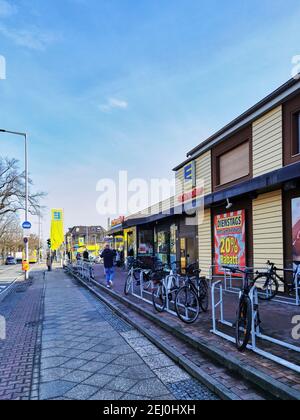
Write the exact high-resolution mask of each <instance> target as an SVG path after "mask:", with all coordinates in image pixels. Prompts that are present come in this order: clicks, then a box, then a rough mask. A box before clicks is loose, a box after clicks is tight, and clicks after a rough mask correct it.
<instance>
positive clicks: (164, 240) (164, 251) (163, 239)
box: [157, 230, 170, 264]
mask: <svg viewBox="0 0 300 420" xmlns="http://www.w3.org/2000/svg"><path fill="white" fill-rule="evenodd" d="M157 256H158V258H159V259H160V260H161V261H162V262H163V263H164V264H167V263H168V262H169V257H170V230H168V231H159V232H157Z"/></svg>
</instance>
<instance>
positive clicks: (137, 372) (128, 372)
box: [119, 364, 156, 381]
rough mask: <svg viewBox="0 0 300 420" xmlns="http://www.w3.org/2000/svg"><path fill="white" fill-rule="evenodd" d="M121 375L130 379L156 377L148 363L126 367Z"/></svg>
mask: <svg viewBox="0 0 300 420" xmlns="http://www.w3.org/2000/svg"><path fill="white" fill-rule="evenodd" d="M119 376H121V377H123V378H129V379H136V380H138V381H139V380H141V379H147V378H155V376H156V375H155V373H154V371H152V370H151V369H150V368H149V367H148V366H146V365H142V364H141V365H138V366H130V367H128V368H127V369H125V370H124V371H123V372H121V373H120V374H119Z"/></svg>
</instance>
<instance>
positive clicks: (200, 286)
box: [175, 266, 209, 324]
mask: <svg viewBox="0 0 300 420" xmlns="http://www.w3.org/2000/svg"><path fill="white" fill-rule="evenodd" d="M200 274H201V270H199V269H196V268H195V266H194V267H193V268H192V271H191V267H190V268H188V269H187V276H186V279H185V282H184V283H185V284H184V286H183V287H181V288H180V289H179V290H178V291H177V294H176V298H175V309H176V313H177V315H178V317H179V319H180V320H181V321H183V322H184V323H185V324H193V323H194V322H196V320H197V319H198V317H199V315H200V312H201V310H202V311H203V312H207V311H208V307H209V303H208V301H209V296H208V283H207V280H206V278H205V277H200Z"/></svg>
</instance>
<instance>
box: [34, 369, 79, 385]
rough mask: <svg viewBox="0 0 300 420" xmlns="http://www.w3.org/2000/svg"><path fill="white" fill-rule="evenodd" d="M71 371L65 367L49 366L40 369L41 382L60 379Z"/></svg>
mask: <svg viewBox="0 0 300 420" xmlns="http://www.w3.org/2000/svg"><path fill="white" fill-rule="evenodd" d="M69 373H72V369H66V368H51V369H45V370H42V371H41V382H49V381H55V380H56V379H61V378H63V377H64V376H66V375H68V374H69Z"/></svg>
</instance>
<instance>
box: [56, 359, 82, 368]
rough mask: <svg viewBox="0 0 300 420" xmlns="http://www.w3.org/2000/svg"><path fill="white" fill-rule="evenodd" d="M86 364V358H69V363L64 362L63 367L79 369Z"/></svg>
mask: <svg viewBox="0 0 300 420" xmlns="http://www.w3.org/2000/svg"><path fill="white" fill-rule="evenodd" d="M85 364H86V360H81V359H72V360H69V361H68V362H67V363H64V364H63V365H62V366H61V367H63V368H67V369H79V368H81V366H83V365H85Z"/></svg>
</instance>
